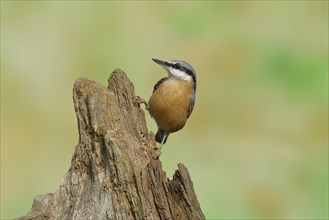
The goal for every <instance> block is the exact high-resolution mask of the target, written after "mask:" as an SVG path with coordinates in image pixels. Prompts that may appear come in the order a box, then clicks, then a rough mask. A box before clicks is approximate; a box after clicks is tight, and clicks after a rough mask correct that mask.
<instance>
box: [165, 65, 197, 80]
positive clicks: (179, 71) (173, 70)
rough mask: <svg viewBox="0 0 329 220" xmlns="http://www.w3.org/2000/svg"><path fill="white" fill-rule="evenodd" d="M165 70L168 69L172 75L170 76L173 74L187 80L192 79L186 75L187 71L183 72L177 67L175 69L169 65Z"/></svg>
mask: <svg viewBox="0 0 329 220" xmlns="http://www.w3.org/2000/svg"><path fill="white" fill-rule="evenodd" d="M167 70H168V73H169V75H172V76H175V77H177V78H180V79H183V80H187V81H189V80H192V77H191V76H190V75H188V74H187V73H185V72H183V71H181V70H178V69H175V68H172V67H169V68H168V69H167Z"/></svg>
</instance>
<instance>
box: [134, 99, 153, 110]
mask: <svg viewBox="0 0 329 220" xmlns="http://www.w3.org/2000/svg"><path fill="white" fill-rule="evenodd" d="M133 104H134V105H135V106H138V107H140V104H144V105H145V109H146V110H149V106H148V104H147V102H146V101H145V99H143V98H141V97H139V96H134V97H133Z"/></svg>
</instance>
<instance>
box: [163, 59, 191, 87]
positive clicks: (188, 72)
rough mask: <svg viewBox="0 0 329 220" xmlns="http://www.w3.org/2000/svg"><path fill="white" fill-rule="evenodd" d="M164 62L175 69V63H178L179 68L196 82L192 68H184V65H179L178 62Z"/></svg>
mask: <svg viewBox="0 0 329 220" xmlns="http://www.w3.org/2000/svg"><path fill="white" fill-rule="evenodd" d="M166 64H167V65H168V66H170V67H172V68H175V69H177V66H176V65H177V64H178V65H179V70H182V71H184V72H185V73H186V74H187V75H189V76H191V77H192V80H193V82H196V78H195V75H194V74H193V72H192V70H190V69H188V68H186V67H185V66H181V65H180V64H179V63H169V62H167V63H166Z"/></svg>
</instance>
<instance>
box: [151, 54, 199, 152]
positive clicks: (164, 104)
mask: <svg viewBox="0 0 329 220" xmlns="http://www.w3.org/2000/svg"><path fill="white" fill-rule="evenodd" d="M152 60H153V61H154V62H156V63H157V64H159V65H160V66H162V67H164V68H165V69H166V70H167V72H168V75H169V76H168V77H165V78H162V79H160V80H159V81H158V82H157V83H156V84H155V86H154V90H153V94H152V96H151V97H150V100H149V102H148V109H149V112H150V114H151V116H152V117H153V118H154V119H155V121H156V123H157V126H158V131H157V133H156V136H155V140H156V141H157V142H158V143H160V144H161V146H162V145H163V144H165V143H166V141H167V138H168V136H169V134H170V133H173V132H176V131H178V130H180V129H182V128H183V127H184V125H185V123H186V120H187V119H188V117H189V116H190V115H191V113H192V111H193V107H194V101H195V91H196V73H195V71H194V69H193V67H192V66H191V65H190V64H188V63H186V62H185V61H181V60H169V61H161V60H158V59H152Z"/></svg>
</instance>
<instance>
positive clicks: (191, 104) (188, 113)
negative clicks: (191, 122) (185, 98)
mask: <svg viewBox="0 0 329 220" xmlns="http://www.w3.org/2000/svg"><path fill="white" fill-rule="evenodd" d="M194 102H195V97H194V96H191V97H190V108H189V110H188V112H187V118H188V117H190V115H191V113H192V111H193V108H194Z"/></svg>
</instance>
